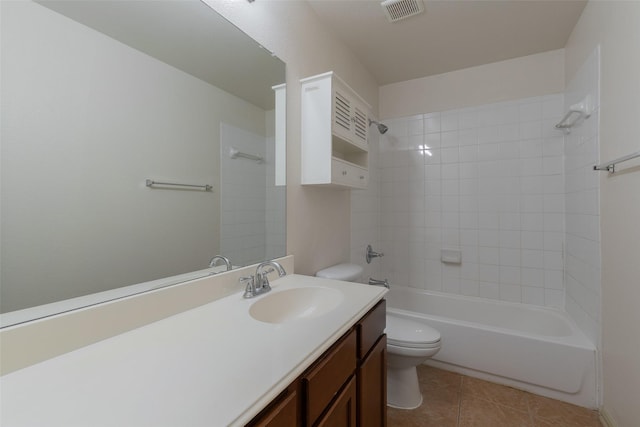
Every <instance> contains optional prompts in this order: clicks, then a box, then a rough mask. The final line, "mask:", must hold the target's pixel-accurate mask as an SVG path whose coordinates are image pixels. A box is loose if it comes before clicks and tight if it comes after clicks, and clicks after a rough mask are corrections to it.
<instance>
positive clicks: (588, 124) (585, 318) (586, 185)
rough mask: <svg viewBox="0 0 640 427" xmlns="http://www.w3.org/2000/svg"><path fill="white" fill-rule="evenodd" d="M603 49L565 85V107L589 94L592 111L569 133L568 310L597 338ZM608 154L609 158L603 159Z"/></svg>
mask: <svg viewBox="0 0 640 427" xmlns="http://www.w3.org/2000/svg"><path fill="white" fill-rule="evenodd" d="M599 81H600V55H599V49H596V50H595V51H594V52H593V53H592V54H591V55H590V56H589V58H588V59H587V60H586V61H585V63H584V65H583V66H582V67H581V68H580V69H579V70H578V72H577V73H576V76H575V77H574V78H573V79H572V80H571V81H570V82H569V84H568V85H567V91H566V97H565V111H568V109H569V106H570V105H572V104H575V103H577V102H580V101H582V100H583V99H584V98H585V96H590V99H591V103H592V106H593V112H592V114H591V117H589V118H588V119H586V120H580V121H578V122H577V123H576V126H574V127H573V128H572V130H571V133H569V134H567V136H566V137H565V160H564V167H565V174H566V178H565V181H566V182H565V192H566V202H565V203H566V242H567V244H566V251H565V254H566V262H565V264H566V267H565V269H566V274H565V283H566V287H567V292H566V310H567V312H568V313H569V314H570V315H571V317H572V318H573V319H574V320H575V321H576V323H577V324H578V326H580V328H581V329H582V330H583V331H584V332H585V333H586V334H587V336H589V338H591V340H592V341H593V342H594V343H596V344H598V346H599V343H600V339H599V337H600V323H601V316H600V310H601V294H602V292H601V261H600V210H599V205H600V198H599V188H600V185H599V182H600V177H601V174H603V173H606V172H597V171H594V170H593V165H595V164H597V163H598V157H599V140H598V134H599V116H600V108H599V105H600V100H599ZM604 160H607V159H604Z"/></svg>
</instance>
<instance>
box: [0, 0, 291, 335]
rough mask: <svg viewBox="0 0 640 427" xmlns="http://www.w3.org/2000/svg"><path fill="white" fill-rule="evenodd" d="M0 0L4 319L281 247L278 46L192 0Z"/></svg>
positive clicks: (249, 259)
mask: <svg viewBox="0 0 640 427" xmlns="http://www.w3.org/2000/svg"><path fill="white" fill-rule="evenodd" d="M1 7H2V11H1V12H2V13H1V18H2V26H1V27H2V40H1V43H2V45H1V48H2V51H1V52H2V58H1V59H2V76H1V77H2V82H1V83H2V100H1V103H2V106H1V108H2V110H1V114H2V116H1V120H2V134H1V137H2V141H1V143H2V147H1V148H2V153H1V154H2V164H1V186H2V193H1V200H0V202H1V210H2V211H1V230H0V231H1V235H0V245H1V247H0V250H1V252H0V256H1V264H0V272H1V277H0V280H1V283H0V312H1V313H2V315H1V316H0V317H2V324H3V326H7V325H11V324H15V323H19V322H22V321H25V320H28V319H29V318H37V317H41V316H43V315H48V314H51V313H53V312H55V311H64V310H68V309H70V305H69V301H75V303H76V304H81V305H86V304H94V303H96V302H97V301H98V300H108V299H113V298H117V297H119V296H121V295H123V292H125V293H137V292H143V291H146V290H149V289H154V288H157V287H159V286H166V285H168V284H174V283H178V282H181V281H185V280H189V279H192V278H195V277H202V276H204V275H209V274H214V273H216V272H218V270H220V269H221V268H223V267H214V268H209V261H210V259H211V258H212V257H213V256H214V255H216V254H222V255H225V256H226V257H228V258H229V259H230V260H231V262H232V264H233V265H234V266H242V265H249V264H253V263H256V262H259V261H262V260H265V259H271V258H275V257H279V256H283V255H285V187H284V176H283V173H284V158H283V153H284V141H285V139H284V134H283V129H284V124H283V117H284V116H285V114H284V103H283V102H284V96H282V94H280V95H278V94H279V93H280V92H282V91H283V83H284V82H285V64H284V63H283V62H282V61H280V60H279V59H278V58H276V57H275V56H274V55H273V54H272V53H271V52H269V51H267V50H265V49H263V48H262V47H260V46H259V45H258V44H257V43H256V42H255V41H254V40H252V39H251V38H249V37H248V36H247V35H246V34H244V33H242V32H241V31H240V30H239V29H237V28H236V27H234V26H233V25H232V24H230V23H229V22H227V21H226V20H225V19H224V18H222V17H221V16H220V15H218V14H217V13H216V12H215V11H214V10H212V9H211V8H210V7H208V6H207V5H206V4H205V3H202V2H201V1H200V0H116V1H103V0H71V1H54V0H43V1H38V2H33V1H29V0H16V1H2V2H1ZM274 88H275V89H274ZM277 100H279V101H278V105H277V106H276V103H277V102H276V101H277ZM149 181H153V182H155V183H165V184H151V185H150V186H148V185H147V184H149ZM171 184H187V185H171ZM190 185H194V186H195V187H191V186H190ZM25 316H26V317H25Z"/></svg>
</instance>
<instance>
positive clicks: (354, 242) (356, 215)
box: [349, 126, 385, 283]
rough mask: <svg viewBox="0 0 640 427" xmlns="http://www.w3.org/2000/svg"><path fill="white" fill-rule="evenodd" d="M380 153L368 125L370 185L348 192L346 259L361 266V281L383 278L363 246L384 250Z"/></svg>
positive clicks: (375, 134)
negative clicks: (349, 199) (348, 223)
mask: <svg viewBox="0 0 640 427" xmlns="http://www.w3.org/2000/svg"><path fill="white" fill-rule="evenodd" d="M379 171H380V156H379V133H378V131H377V130H376V129H375V127H374V126H371V127H370V128H369V185H368V186H367V188H366V189H364V190H352V191H351V259H350V261H349V262H351V263H352V264H358V265H360V266H362V267H363V270H364V272H363V275H362V281H363V282H364V283H366V281H367V280H368V279H369V278H370V277H372V278H375V279H384V278H385V277H384V276H383V275H382V274H383V273H382V270H381V268H380V266H381V262H382V259H381V258H376V259H373V260H372V262H371V263H370V264H367V262H366V260H365V254H366V247H367V245H371V246H372V247H373V250H374V251H376V252H384V251H383V248H382V247H381V245H380V173H379Z"/></svg>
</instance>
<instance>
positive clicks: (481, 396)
mask: <svg viewBox="0 0 640 427" xmlns="http://www.w3.org/2000/svg"><path fill="white" fill-rule="evenodd" d="M418 378H419V380H420V388H421V390H422V395H423V397H424V401H423V403H422V405H421V406H420V407H419V408H417V409H414V410H412V411H406V410H401V409H393V408H388V417H387V420H388V427H432V426H433V427H601V424H600V421H599V419H598V413H597V412H596V411H591V410H589V409H585V408H581V407H579V406H574V405H570V404H568V403H564V402H560V401H557V400H553V399H548V398H546V397H541V396H537V395H534V394H531V393H527V392H524V391H521V390H516V389H514V388H511V387H506V386H502V385H498V384H494V383H490V382H487V381H483V380H479V379H476V378H471V377H467V376H464V375H460V374H456V373H454V372H449V371H443V370H440V369H436V368H432V367H429V366H426V365H422V366H419V367H418Z"/></svg>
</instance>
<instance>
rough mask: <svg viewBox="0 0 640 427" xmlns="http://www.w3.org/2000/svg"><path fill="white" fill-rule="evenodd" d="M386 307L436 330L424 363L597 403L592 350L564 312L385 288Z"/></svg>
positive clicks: (577, 401) (588, 403)
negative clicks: (435, 343) (437, 338)
mask: <svg viewBox="0 0 640 427" xmlns="http://www.w3.org/2000/svg"><path fill="white" fill-rule="evenodd" d="M386 299H387V312H388V313H393V314H394V315H397V316H399V317H405V318H410V319H415V320H418V321H420V322H423V323H426V324H427V325H429V326H431V327H433V328H435V329H437V330H438V331H440V334H441V336H442V348H441V349H440V351H439V352H438V353H437V354H436V355H435V356H434V357H433V358H432V359H430V360H429V361H427V364H429V365H432V366H435V367H440V368H443V369H448V370H452V371H456V372H460V373H463V374H465V375H470V376H474V377H478V378H483V379H487V380H490V381H493V382H498V383H501V384H506V385H509V386H512V387H515V388H519V389H522V390H526V391H530V392H532V393H536V394H540V395H543V396H547V397H551V398H554V399H559V400H564V401H566V402H570V403H573V404H576V405H580V406H584V407H589V408H597V406H598V398H597V384H596V378H597V375H596V349H595V346H594V345H593V344H592V343H591V342H590V341H589V339H588V338H587V337H586V336H585V335H584V333H582V332H581V331H580V330H579V329H578V328H577V326H576V325H575V323H574V322H573V320H571V319H570V318H569V317H568V315H567V314H566V313H564V312H561V311H558V310H553V309H548V308H544V307H535V306H529V305H524V304H514V303H507V302H502V301H493V300H487V299H481V298H473V297H465V296H458V295H450V294H443V293H437V292H430V291H423V290H418V289H414V288H402V287H396V288H392V289H391V291H390V292H389V293H388V294H387V295H386Z"/></svg>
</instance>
